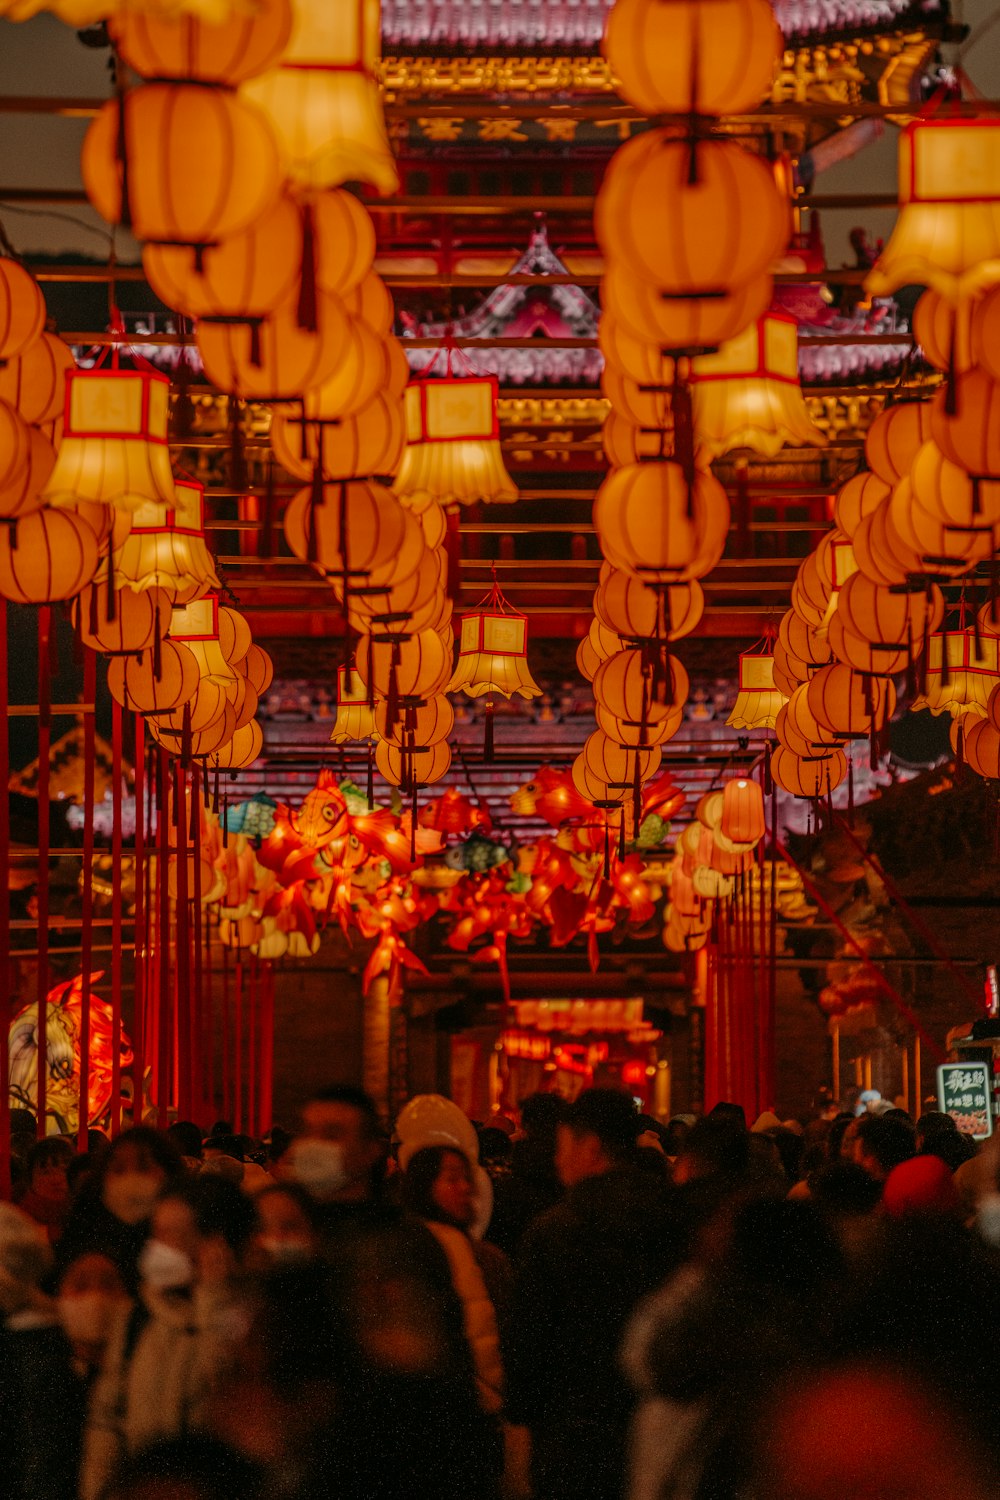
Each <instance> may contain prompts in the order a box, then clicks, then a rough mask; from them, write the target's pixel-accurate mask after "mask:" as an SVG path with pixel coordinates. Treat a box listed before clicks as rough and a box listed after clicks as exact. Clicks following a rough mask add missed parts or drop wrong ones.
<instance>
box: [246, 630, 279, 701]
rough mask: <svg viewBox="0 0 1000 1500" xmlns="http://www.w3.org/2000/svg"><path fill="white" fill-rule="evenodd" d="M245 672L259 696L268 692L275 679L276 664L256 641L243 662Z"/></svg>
mask: <svg viewBox="0 0 1000 1500" xmlns="http://www.w3.org/2000/svg"><path fill="white" fill-rule="evenodd" d="M242 667H243V673H244V675H245V677H246V679H247V681H248V682H249V684H250V686H251V687H252V688H253V690H254V692H255V693H257V695H258V696H260V695H262V694H263V693H266V692H267V690H268V688H269V687H270V686H271V683H272V681H273V679H274V664H273V662H272V661H271V658H270V656H269V655H268V653H267V652H266V651H265V650H264V648H263V646H258V645H257V643H256V641H255V642H254V644H253V645H252V646H251V647H250V650H249V651H248V652H247V654H246V656H245V657H244V658H243V662H242Z"/></svg>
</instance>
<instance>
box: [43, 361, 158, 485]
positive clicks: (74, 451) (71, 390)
mask: <svg viewBox="0 0 1000 1500" xmlns="http://www.w3.org/2000/svg"><path fill="white" fill-rule="evenodd" d="M169 400H170V382H169V380H167V378H166V377H165V376H164V375H159V374H157V373H156V371H155V370H119V369H113V368H112V369H104V368H102V367H97V368H95V369H92V370H70V371H69V372H68V373H67V376H66V425H65V428H64V431H63V438H62V443H61V445H60V448H59V453H58V457H57V459H56V465H55V468H54V469H53V471H52V473H51V475H50V476H49V480H48V483H47V485H46V486H45V490H44V499H45V500H46V501H47V503H48V504H50V505H55V506H72V505H76V504H78V503H79V502H80V501H90V502H91V503H94V504H101V505H111V506H114V507H115V508H116V509H117V510H122V511H126V512H129V513H131V512H134V511H137V510H139V509H140V508H141V507H142V506H144V505H146V504H147V503H148V504H151V505H158V506H162V507H163V510H164V511H165V510H166V509H167V507H169V506H170V505H171V504H172V503H173V500H174V478H173V474H172V472H171V468H170V450H169V448H168V447H167V415H168V404H169ZM161 514H162V512H161Z"/></svg>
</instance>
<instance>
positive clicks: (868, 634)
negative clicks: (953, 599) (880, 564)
mask: <svg viewBox="0 0 1000 1500" xmlns="http://www.w3.org/2000/svg"><path fill="white" fill-rule="evenodd" d="M837 614H838V615H839V616H840V617H841V619H842V620H843V623H844V625H845V626H846V628H847V629H848V630H850V631H851V632H852V633H853V634H854V635H856V636H860V637H861V639H862V640H866V641H869V642H871V644H872V646H873V647H881V648H882V649H884V650H886V651H888V652H890V653H891V652H893V651H896V650H901V651H906V650H907V649H908V648H909V647H911V646H912V647H913V649H914V650H915V651H916V652H919V651H920V650H922V649H923V639H924V635H925V633H929V632H930V631H933V630H936V629H937V628H938V625H939V624H940V623H941V619H942V616H943V615H944V599H943V597H942V594H941V590H940V589H939V588H938V586H937V584H931V585H930V586H929V587H927V588H925V589H920V590H915V591H914V592H912V593H899V592H898V591H895V590H892V589H887V588H883V587H882V586H880V585H879V584H876V583H873V582H872V581H871V579H869V578H866V577H865V576H864V574H863V573H860V572H858V573H854V574H853V575H852V576H851V577H850V578H849V579H848V580H847V582H846V584H845V585H844V587H843V589H842V591H841V595H840V599H839V601H838V604H837Z"/></svg>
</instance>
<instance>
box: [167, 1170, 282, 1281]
mask: <svg viewBox="0 0 1000 1500" xmlns="http://www.w3.org/2000/svg"><path fill="white" fill-rule="evenodd" d="M255 1227H256V1214H255V1211H254V1206H253V1204H252V1203H251V1201H250V1200H249V1198H247V1197H246V1196H245V1195H244V1194H243V1193H241V1192H240V1190H239V1188H237V1187H234V1186H233V1184H232V1183H231V1182H227V1181H226V1180H225V1178H223V1177H205V1176H198V1177H191V1178H185V1179H183V1180H181V1181H178V1182H175V1183H174V1184H173V1185H172V1186H170V1187H168V1188H167V1189H166V1190H165V1191H164V1193H163V1195H162V1196H161V1197H160V1199H159V1201H158V1202H157V1204H156V1206H155V1207H154V1209H153V1217H152V1220H151V1223H150V1230H151V1233H150V1237H149V1239H148V1240H147V1241H146V1244H145V1246H144V1247H143V1251H142V1254H141V1255H140V1257H139V1271H140V1273H141V1275H142V1278H143V1281H144V1282H145V1284H146V1285H147V1286H148V1287H149V1288H151V1290H153V1291H154V1292H164V1293H186V1292H189V1291H191V1290H192V1289H194V1288H195V1287H197V1286H202V1285H207V1286H219V1285H223V1284H225V1283H226V1282H227V1281H229V1280H231V1279H232V1277H233V1276H234V1275H235V1274H236V1272H237V1271H238V1270H240V1269H241V1267H242V1265H243V1262H244V1260H245V1257H246V1252H247V1249H248V1247H249V1244H250V1240H251V1237H252V1235H253V1233H254V1229H255Z"/></svg>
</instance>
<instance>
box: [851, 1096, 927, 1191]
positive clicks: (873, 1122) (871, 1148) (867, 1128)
mask: <svg viewBox="0 0 1000 1500" xmlns="http://www.w3.org/2000/svg"><path fill="white" fill-rule="evenodd" d="M915 1153H916V1132H915V1131H914V1128H913V1123H912V1121H911V1120H909V1119H908V1118H907V1116H905V1115H904V1114H902V1112H901V1111H894V1112H893V1113H892V1114H887V1115H862V1116H861V1118H860V1119H859V1120H858V1121H857V1124H856V1126H855V1138H854V1160H855V1161H856V1162H857V1163H858V1165H859V1166H860V1167H864V1169H865V1171H866V1172H870V1173H871V1175H872V1176H873V1177H876V1178H878V1180H879V1181H880V1182H884V1181H885V1179H886V1178H887V1177H888V1175H889V1173H890V1172H891V1171H892V1169H893V1167H898V1166H899V1164H900V1162H904V1161H909V1159H910V1157H911V1156H913V1155H915Z"/></svg>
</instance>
